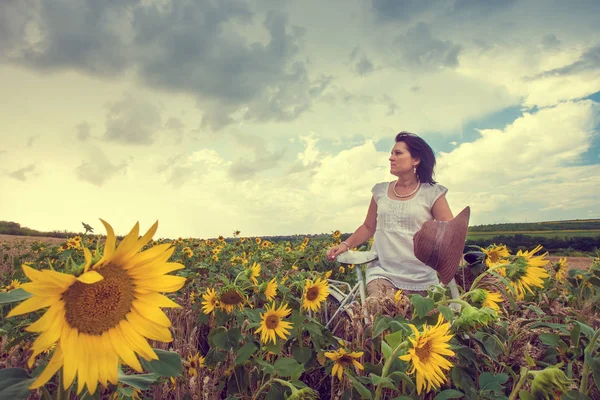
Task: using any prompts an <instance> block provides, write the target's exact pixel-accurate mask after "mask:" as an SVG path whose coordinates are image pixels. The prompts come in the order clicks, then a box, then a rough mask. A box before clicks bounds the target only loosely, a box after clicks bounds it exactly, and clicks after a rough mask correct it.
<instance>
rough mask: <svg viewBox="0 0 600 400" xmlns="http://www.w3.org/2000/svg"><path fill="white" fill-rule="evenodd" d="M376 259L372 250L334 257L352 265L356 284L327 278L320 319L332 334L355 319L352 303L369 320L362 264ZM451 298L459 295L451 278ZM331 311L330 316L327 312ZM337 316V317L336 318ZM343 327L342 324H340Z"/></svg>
mask: <svg viewBox="0 0 600 400" xmlns="http://www.w3.org/2000/svg"><path fill="white" fill-rule="evenodd" d="M377 259H378V256H377V253H376V252H374V251H371V250H369V251H352V250H351V251H347V252H344V253H342V254H340V255H338V256H337V257H336V261H338V262H339V263H341V264H344V265H352V264H353V265H354V270H355V271H356V284H355V285H354V286H351V285H350V284H349V283H348V282H344V281H338V280H335V279H328V280H327V282H328V284H329V296H328V298H327V306H326V307H323V314H322V317H321V321H322V323H323V325H324V326H325V327H326V328H329V330H330V331H331V333H332V334H333V335H334V336H337V335H336V332H337V330H338V328H339V327H340V325H341V324H344V325H348V324H349V323H351V322H352V321H353V320H354V319H355V315H354V311H353V309H352V307H351V305H352V304H355V302H358V304H359V305H360V308H361V309H362V310H363V318H362V320H363V321H364V323H365V324H366V325H367V324H369V323H370V322H371V315H370V314H369V312H368V311H367V309H366V307H365V303H366V284H365V281H364V276H363V271H362V266H363V265H365V264H368V263H370V262H373V261H375V260H377ZM447 286H448V287H449V288H450V293H451V295H452V298H453V299H457V298H459V297H460V294H459V291H458V287H457V285H456V281H455V280H454V279H452V280H451V281H450V282H449V283H448V285H447ZM453 306H454V307H453V308H457V309H460V306H458V305H456V304H454V305H453ZM332 311H333V314H331V317H330V316H329V313H330V312H332ZM336 318H337V319H336ZM342 328H343V326H342Z"/></svg>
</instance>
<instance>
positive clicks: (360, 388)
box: [344, 371, 373, 400]
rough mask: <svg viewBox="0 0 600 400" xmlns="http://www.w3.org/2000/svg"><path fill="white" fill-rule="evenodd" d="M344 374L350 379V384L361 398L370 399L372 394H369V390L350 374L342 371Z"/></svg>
mask: <svg viewBox="0 0 600 400" xmlns="http://www.w3.org/2000/svg"><path fill="white" fill-rule="evenodd" d="M344 374H345V375H346V376H347V377H348V379H350V381H351V382H352V384H353V385H354V389H356V391H357V392H358V394H359V395H360V397H361V398H363V399H368V400H371V399H372V398H373V396H372V395H371V391H370V390H369V389H367V388H366V387H365V385H363V384H362V383H360V382H359V381H358V379H356V378H355V377H353V376H352V374H349V373H348V372H345V371H344Z"/></svg>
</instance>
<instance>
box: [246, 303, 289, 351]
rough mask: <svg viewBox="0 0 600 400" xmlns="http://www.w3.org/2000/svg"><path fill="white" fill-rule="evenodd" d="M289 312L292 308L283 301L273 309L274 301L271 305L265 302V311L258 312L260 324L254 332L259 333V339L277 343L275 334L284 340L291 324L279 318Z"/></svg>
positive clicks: (264, 341)
mask: <svg viewBox="0 0 600 400" xmlns="http://www.w3.org/2000/svg"><path fill="white" fill-rule="evenodd" d="M291 312H292V310H291V309H290V308H288V306H287V304H285V303H282V304H281V305H280V306H279V308H277V309H275V303H272V304H271V307H269V305H268V304H267V306H266V311H265V312H264V313H261V314H260V318H261V323H260V326H259V327H258V329H257V330H256V331H255V332H254V333H260V340H261V342H263V343H265V344H266V343H268V342H269V340H271V341H273V343H277V337H276V336H279V337H280V338H282V339H284V340H285V339H287V335H289V334H290V331H289V330H290V329H292V326H293V324H292V323H291V322H287V321H282V320H281V319H282V318H285V317H287V316H288V315H290V313H291Z"/></svg>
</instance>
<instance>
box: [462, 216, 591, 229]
mask: <svg viewBox="0 0 600 400" xmlns="http://www.w3.org/2000/svg"><path fill="white" fill-rule="evenodd" d="M591 229H600V219H575V220H569V221H550V222H515V223H506V224H489V225H476V226H470V227H469V232H509V231H558V230H561V231H562V230H584V231H587V230H591Z"/></svg>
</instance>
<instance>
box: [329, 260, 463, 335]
mask: <svg viewBox="0 0 600 400" xmlns="http://www.w3.org/2000/svg"><path fill="white" fill-rule="evenodd" d="M369 262H370V261H369ZM365 264H366V263H365ZM362 265H363V264H355V267H354V269H355V270H356V284H355V285H354V287H352V286H350V284H349V283H348V282H343V281H338V280H335V279H328V280H327V282H328V283H329V292H330V295H331V296H333V297H334V298H335V299H336V300H337V301H338V302H339V306H338V308H337V310H335V312H334V313H333V315H332V316H331V317H330V318H327V315H326V316H325V318H326V320H327V322H326V324H325V327H326V328H328V327H329V325H330V324H331V321H333V319H334V318H335V317H336V316H337V315H338V314H339V313H340V312H343V311H347V307H346V306H347V305H348V304H350V303H351V302H352V301H354V300H355V299H356V296H357V294H358V295H359V297H360V304H361V306H364V305H365V300H366V298H367V294H366V286H365V282H364V276H363V272H362ZM336 285H337V286H336ZM338 286H342V287H346V288H347V289H348V293H347V294H346V293H344V292H342V291H341V290H340V289H339V288H338ZM447 286H448V288H450V294H451V296H452V298H453V299H458V298H459V297H460V293H459V291H458V287H457V285H456V281H455V280H454V279H452V280H451V281H450V282H448V285H447ZM450 306H451V308H454V309H456V310H457V311H460V305H458V304H451V305H450ZM363 311H364V320H365V323H369V321H370V315H369V313H368V312H367V310H366V309H365V308H364V307H363Z"/></svg>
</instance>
